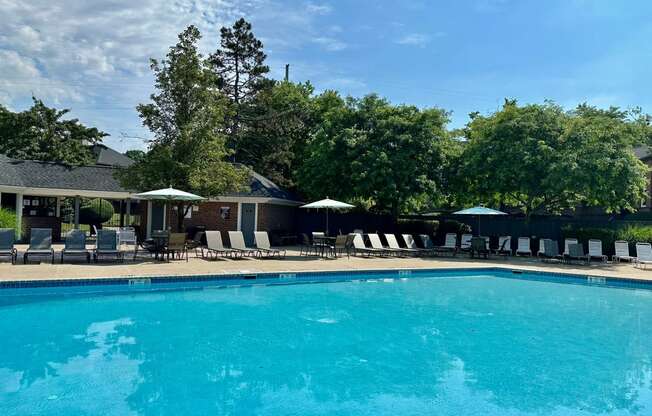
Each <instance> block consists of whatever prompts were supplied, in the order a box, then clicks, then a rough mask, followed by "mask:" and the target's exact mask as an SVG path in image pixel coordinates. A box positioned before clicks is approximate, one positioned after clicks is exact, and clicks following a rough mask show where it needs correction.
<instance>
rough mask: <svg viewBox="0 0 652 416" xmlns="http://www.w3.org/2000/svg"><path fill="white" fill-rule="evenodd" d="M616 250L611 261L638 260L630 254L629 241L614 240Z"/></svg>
mask: <svg viewBox="0 0 652 416" xmlns="http://www.w3.org/2000/svg"><path fill="white" fill-rule="evenodd" d="M614 251H615V254H614V255H613V256H611V261H615V262H616V263H620V262H621V261H623V260H624V261H629V262H632V261H634V260H636V257H634V256H631V255H630V254H629V243H628V242H627V241H623V240H618V241H616V242H614Z"/></svg>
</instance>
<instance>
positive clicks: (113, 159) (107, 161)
mask: <svg viewBox="0 0 652 416" xmlns="http://www.w3.org/2000/svg"><path fill="white" fill-rule="evenodd" d="M91 152H93V154H94V155H95V164H97V165H102V166H120V167H124V168H126V167H129V166H131V165H133V164H134V161H133V160H131V159H130V158H128V157H127V156H125V155H123V154H122V153H120V152H117V151H115V150H113V149H111V148H110V147H106V146H104V145H103V144H95V145H93V146H92V147H91Z"/></svg>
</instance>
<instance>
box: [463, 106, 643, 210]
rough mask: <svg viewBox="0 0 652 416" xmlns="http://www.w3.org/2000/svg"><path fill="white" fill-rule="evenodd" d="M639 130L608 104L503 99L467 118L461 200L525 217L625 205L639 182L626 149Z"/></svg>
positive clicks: (634, 202)
mask: <svg viewBox="0 0 652 416" xmlns="http://www.w3.org/2000/svg"><path fill="white" fill-rule="evenodd" d="M640 131H642V130H640V129H638V128H637V126H635V125H634V124H632V122H631V121H629V120H627V119H626V116H625V114H617V113H616V112H613V111H610V112H606V111H601V110H597V109H595V108H593V107H589V106H586V105H584V106H580V107H578V109H576V110H575V111H573V112H565V111H564V110H563V109H562V108H561V107H560V106H558V105H555V104H552V103H549V102H547V103H545V104H542V105H539V104H532V105H526V106H518V104H517V103H516V102H515V101H509V100H506V101H505V104H504V106H503V108H502V109H501V110H500V111H498V112H496V113H494V114H492V115H490V116H486V117H485V116H480V115H478V114H476V115H474V116H473V117H472V120H471V122H470V123H469V124H468V125H467V127H466V136H467V139H468V143H467V144H466V146H465V149H464V153H463V155H462V157H461V160H462V161H463V162H462V166H461V167H460V173H461V174H462V175H463V178H462V180H461V183H463V184H464V186H463V187H462V188H461V189H464V191H463V192H465V193H466V194H467V195H468V198H467V202H475V203H478V202H487V203H493V204H504V205H507V206H513V207H517V208H520V209H522V210H523V212H524V213H525V214H526V215H527V216H531V215H532V214H533V213H535V212H548V213H560V212H562V211H563V210H566V209H571V210H572V209H575V208H576V207H577V206H579V205H580V204H588V205H594V206H603V207H604V208H605V209H606V210H607V212H612V211H620V210H633V209H634V208H635V207H636V206H638V205H639V204H640V202H641V200H642V199H643V196H644V194H645V188H646V185H645V184H646V168H645V166H644V165H643V164H642V163H641V162H640V161H639V160H638V159H637V158H636V157H635V156H634V153H633V151H632V144H633V143H635V142H637V141H639V140H641V137H637V135H639V133H637V132H640Z"/></svg>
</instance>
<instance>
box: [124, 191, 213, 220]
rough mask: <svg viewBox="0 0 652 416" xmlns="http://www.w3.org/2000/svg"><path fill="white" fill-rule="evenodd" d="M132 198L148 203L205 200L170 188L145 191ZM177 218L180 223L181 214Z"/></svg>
mask: <svg viewBox="0 0 652 416" xmlns="http://www.w3.org/2000/svg"><path fill="white" fill-rule="evenodd" d="M134 198H136V199H145V200H148V201H168V202H172V201H202V200H204V199H206V198H204V197H203V196H199V195H195V194H191V193H190V192H185V191H180V190H179V189H174V188H172V187H170V188H164V189H156V190H154V191H147V192H142V193H139V194H135V195H134ZM178 217H179V221H182V220H181V218H182V217H183V214H182V213H181V212H179V213H178ZM179 224H181V222H179Z"/></svg>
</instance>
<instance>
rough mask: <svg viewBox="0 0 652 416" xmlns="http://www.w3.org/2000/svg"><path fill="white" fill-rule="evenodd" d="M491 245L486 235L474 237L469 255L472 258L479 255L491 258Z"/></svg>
mask: <svg viewBox="0 0 652 416" xmlns="http://www.w3.org/2000/svg"><path fill="white" fill-rule="evenodd" d="M489 253H490V250H489V247H488V243H487V240H486V238H485V237H473V238H471V247H470V248H469V255H470V256H471V258H473V257H475V256H476V255H478V256H484V258H485V259H488V258H489Z"/></svg>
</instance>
